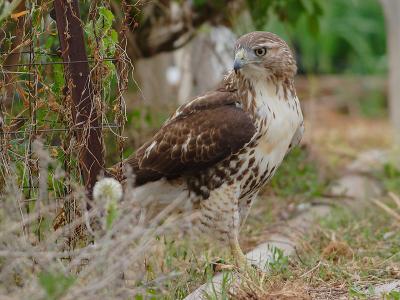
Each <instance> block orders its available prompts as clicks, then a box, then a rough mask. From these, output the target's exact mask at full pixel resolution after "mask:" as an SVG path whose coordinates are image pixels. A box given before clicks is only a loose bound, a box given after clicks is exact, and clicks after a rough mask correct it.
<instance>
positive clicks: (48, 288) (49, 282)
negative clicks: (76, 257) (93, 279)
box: [39, 272, 75, 300]
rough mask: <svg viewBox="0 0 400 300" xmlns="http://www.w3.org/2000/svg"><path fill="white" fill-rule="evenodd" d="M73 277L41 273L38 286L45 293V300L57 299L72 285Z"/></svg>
mask: <svg viewBox="0 0 400 300" xmlns="http://www.w3.org/2000/svg"><path fill="white" fill-rule="evenodd" d="M74 282H75V277H73V276H66V275H64V274H57V273H50V272H42V273H40V274H39V284H40V286H41V287H42V288H43V289H44V290H45V292H46V297H45V299H46V300H56V299H59V298H60V297H61V296H62V295H63V294H65V292H66V291H67V290H68V289H69V288H70V287H71V286H72V285H73V284H74Z"/></svg>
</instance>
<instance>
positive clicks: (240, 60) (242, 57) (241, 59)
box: [233, 48, 247, 72]
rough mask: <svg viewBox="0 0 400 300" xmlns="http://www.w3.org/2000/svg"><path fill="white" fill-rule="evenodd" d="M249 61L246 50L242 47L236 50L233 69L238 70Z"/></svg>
mask: <svg viewBox="0 0 400 300" xmlns="http://www.w3.org/2000/svg"><path fill="white" fill-rule="evenodd" d="M246 63H247V57H246V51H245V50H244V49H243V48H242V49H239V50H238V51H237V52H236V55H235V61H234V62H233V69H234V70H235V72H237V71H238V70H239V69H241V68H242V67H243V66H244V65H245V64H246Z"/></svg>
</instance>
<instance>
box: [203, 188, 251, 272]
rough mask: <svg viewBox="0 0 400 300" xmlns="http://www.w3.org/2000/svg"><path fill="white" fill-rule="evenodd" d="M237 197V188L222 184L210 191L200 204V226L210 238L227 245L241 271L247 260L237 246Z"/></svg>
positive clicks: (238, 226)
mask: <svg viewBox="0 0 400 300" xmlns="http://www.w3.org/2000/svg"><path fill="white" fill-rule="evenodd" d="M238 197H239V192H238V188H237V187H235V186H233V185H227V184H223V185H222V186H221V187H219V188H218V189H215V190H213V191H211V193H210V196H209V198H208V199H206V200H202V201H201V204H200V205H201V216H200V225H201V227H202V228H203V231H207V233H208V234H209V235H210V236H211V237H212V238H217V239H219V240H222V241H225V242H227V243H228V244H229V246H230V249H231V253H232V256H233V259H234V261H235V264H236V266H237V267H239V268H240V269H243V268H245V267H246V265H247V260H246V257H245V255H244V254H243V251H242V249H241V248H240V245H239V230H240V213H239V203H238V202H239V201H238ZM204 229H205V230H204Z"/></svg>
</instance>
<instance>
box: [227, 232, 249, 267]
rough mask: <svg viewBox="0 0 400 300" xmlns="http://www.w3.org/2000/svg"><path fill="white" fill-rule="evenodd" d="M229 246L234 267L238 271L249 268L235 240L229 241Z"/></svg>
mask: <svg viewBox="0 0 400 300" xmlns="http://www.w3.org/2000/svg"><path fill="white" fill-rule="evenodd" d="M230 246H231V252H232V256H233V259H234V260H235V265H236V266H237V267H238V268H239V270H242V271H244V270H246V269H247V268H248V267H249V266H250V264H249V262H248V260H247V258H246V256H245V255H244V254H243V251H242V249H241V248H240V245H239V242H238V240H237V238H234V239H232V240H231V241H230Z"/></svg>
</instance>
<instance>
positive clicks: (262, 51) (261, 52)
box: [254, 47, 267, 56]
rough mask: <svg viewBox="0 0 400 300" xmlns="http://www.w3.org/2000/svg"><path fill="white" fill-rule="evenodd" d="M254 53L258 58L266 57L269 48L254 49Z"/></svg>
mask: <svg viewBox="0 0 400 300" xmlns="http://www.w3.org/2000/svg"><path fill="white" fill-rule="evenodd" d="M254 53H255V54H256V55H257V56H264V55H265V54H267V48H265V47H263V48H257V49H254Z"/></svg>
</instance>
